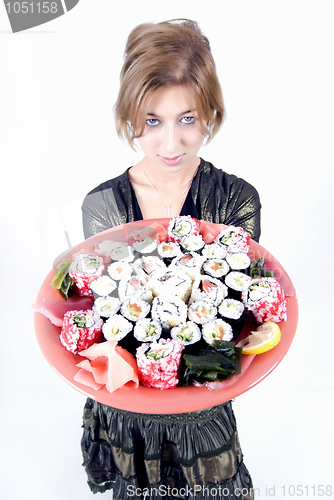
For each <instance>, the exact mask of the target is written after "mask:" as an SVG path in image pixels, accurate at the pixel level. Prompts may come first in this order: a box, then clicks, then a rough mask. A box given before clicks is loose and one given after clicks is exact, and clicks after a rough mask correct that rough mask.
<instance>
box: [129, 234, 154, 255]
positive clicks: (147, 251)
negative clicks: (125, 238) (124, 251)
mask: <svg viewBox="0 0 334 500" xmlns="http://www.w3.org/2000/svg"><path fill="white" fill-rule="evenodd" d="M132 246H133V249H134V250H135V251H136V252H137V253H139V254H141V255H146V256H147V255H153V254H156V253H157V248H158V244H157V242H156V241H155V240H152V238H145V239H144V240H140V241H134V242H133V245H132Z"/></svg>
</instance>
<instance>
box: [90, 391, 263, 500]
mask: <svg viewBox="0 0 334 500" xmlns="http://www.w3.org/2000/svg"><path fill="white" fill-rule="evenodd" d="M83 428H84V431H83V436H82V442H81V446H82V453H83V459H84V463H83V465H84V466H85V469H86V473H87V476H88V484H89V486H90V488H91V490H92V491H93V492H94V493H96V492H104V491H106V490H107V489H113V495H114V499H117V498H118V499H121V500H125V499H128V498H133V499H140V498H144V494H145V500H160V499H168V498H175V499H177V498H178V499H181V498H182V499H189V500H190V499H193V498H194V499H196V500H218V499H226V500H232V499H233V500H234V499H238V500H251V499H253V493H252V491H253V487H252V481H251V478H250V475H249V472H248V470H247V468H246V467H245V465H244V463H243V456H242V452H241V448H240V444H239V439H238V433H237V429H236V421H235V417H234V413H233V410H232V405H231V402H227V403H224V404H222V405H219V406H216V407H214V408H211V409H210V410H205V411H202V412H193V413H185V414H175V415H149V414H142V413H140V414H137V413H132V412H127V411H122V410H116V409H114V408H111V407H109V406H106V405H103V404H101V403H98V402H96V401H93V400H91V399H88V400H87V402H86V405H85V409H84V416H83Z"/></svg>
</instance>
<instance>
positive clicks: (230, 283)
mask: <svg viewBox="0 0 334 500" xmlns="http://www.w3.org/2000/svg"><path fill="white" fill-rule="evenodd" d="M251 279H252V278H251V277H250V276H248V275H247V274H244V273H240V272H239V271H231V272H230V273H228V274H227V275H226V277H225V285H226V286H227V288H228V296H229V298H231V299H236V300H242V299H241V294H242V292H243V291H244V290H246V288H247V286H248V283H249V282H250V281H251Z"/></svg>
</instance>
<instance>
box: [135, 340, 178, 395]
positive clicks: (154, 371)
mask: <svg viewBox="0 0 334 500" xmlns="http://www.w3.org/2000/svg"><path fill="white" fill-rule="evenodd" d="M182 351H183V346H182V345H181V344H180V342H177V341H175V340H170V341H167V340H164V339H161V340H159V341H157V342H151V343H149V344H148V345H147V344H146V343H145V344H142V345H141V346H140V347H138V348H137V351H136V360H137V366H138V376H139V380H140V381H141V383H142V384H144V385H146V386H147V387H153V388H155V389H173V388H174V387H176V386H177V384H178V383H179V371H180V364H181V354H182Z"/></svg>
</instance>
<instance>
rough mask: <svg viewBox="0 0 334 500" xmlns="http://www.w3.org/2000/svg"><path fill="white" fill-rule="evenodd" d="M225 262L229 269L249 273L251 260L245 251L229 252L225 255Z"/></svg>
mask: <svg viewBox="0 0 334 500" xmlns="http://www.w3.org/2000/svg"><path fill="white" fill-rule="evenodd" d="M226 262H227V263H228V265H229V266H230V268H231V271H240V272H241V273H245V274H249V271H250V265H251V260H250V258H249V257H248V255H247V254H246V253H243V252H235V253H230V254H228V255H227V256H226Z"/></svg>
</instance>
